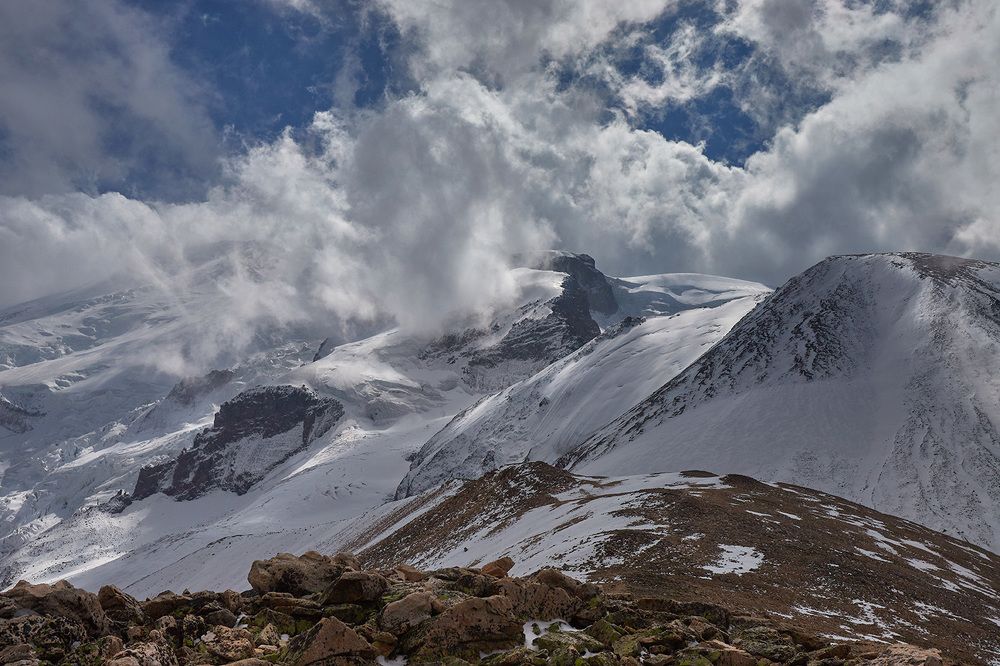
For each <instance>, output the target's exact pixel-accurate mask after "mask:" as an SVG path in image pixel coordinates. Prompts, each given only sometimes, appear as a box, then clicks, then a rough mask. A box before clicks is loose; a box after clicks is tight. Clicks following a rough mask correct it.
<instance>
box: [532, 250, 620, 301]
mask: <svg viewBox="0 0 1000 666" xmlns="http://www.w3.org/2000/svg"><path fill="white" fill-rule="evenodd" d="M540 268H544V269H546V270H550V271H558V272H560V273H567V274H568V275H569V276H570V277H572V278H573V279H574V280H576V282H577V284H579V285H580V286H581V287H583V289H584V290H585V291H586V292H587V298H588V299H589V301H590V308H591V309H592V310H593V311H594V312H600V313H601V314H605V315H611V314H614V313H616V312H618V302H617V301H616V300H615V294H614V291H613V290H612V288H611V285H610V284H609V283H608V279H607V278H606V277H605V275H604V273H602V272H601V271H599V270H597V266H596V265H595V263H594V258H593V257H591V256H590V255H587V254H569V253H567V252H553V253H551V254H549V255H547V256H546V257H545V258H544V259H543V260H542V264H541V266H540Z"/></svg>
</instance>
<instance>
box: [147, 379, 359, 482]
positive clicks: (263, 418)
mask: <svg viewBox="0 0 1000 666" xmlns="http://www.w3.org/2000/svg"><path fill="white" fill-rule="evenodd" d="M343 415H344V408H343V405H341V404H340V402H338V401H337V400H334V399H333V398H323V397H320V396H317V395H316V394H315V393H313V392H312V391H311V390H309V389H307V388H306V387H304V386H303V387H296V386H258V387H255V388H252V389H248V390H246V391H243V392H242V393H240V394H239V395H237V396H235V397H234V398H232V399H231V400H228V401H226V402H224V403H222V405H221V407H220V408H219V411H218V412H217V413H216V414H215V420H214V422H213V425H212V427H211V428H208V429H206V430H203V431H202V432H200V433H198V434H197V435H196V436H195V438H194V442H193V443H192V445H191V447H190V448H188V449H185V450H184V451H182V452H181V454H180V455H179V456H177V459H176V460H171V461H167V462H164V463H160V464H158V465H151V466H147V467H143V468H142V469H141V470H140V471H139V477H138V479H137V480H136V484H135V489H134V490H133V491H132V497H133V499H135V500H141V499H145V498H146V497H149V496H151V495H153V494H155V493H158V492H162V493H165V494H167V495H170V496H172V497H174V498H176V499H179V500H186V499H194V498H195V497H200V496H202V495H204V494H205V493H207V492H209V491H211V490H214V489H216V488H221V489H223V490H228V491H231V492H235V493H237V494H239V495H242V494H243V493H245V492H247V491H248V490H249V489H250V488H251V487H252V486H253V484H255V483H256V482H257V481H259V480H260V479H262V478H263V477H264V475H266V474H267V472H269V471H270V470H271V469H273V468H274V467H276V466H277V465H279V464H281V463H282V462H284V461H285V460H287V459H288V458H289V457H291V456H292V455H294V454H296V453H298V452H299V451H301V450H303V449H304V448H305V447H307V446H308V445H309V444H310V443H311V442H312V441H313V440H315V439H316V438H317V437H321V436H322V435H323V434H325V433H326V432H327V431H329V429H330V428H332V427H333V426H334V425H335V424H336V423H337V422H338V421H339V420H340V418H341V417H342V416H343ZM296 428H299V429H300V431H301V432H298V434H295V433H291V431H293V430H294V429H296ZM285 433H291V434H289V435H287V436H286V437H285V438H284V439H281V440H279V439H277V437H278V436H279V435H284V434H285Z"/></svg>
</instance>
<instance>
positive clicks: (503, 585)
mask: <svg viewBox="0 0 1000 666" xmlns="http://www.w3.org/2000/svg"><path fill="white" fill-rule="evenodd" d="M570 580H572V579H570ZM495 587H496V591H497V593H498V594H501V595H503V596H504V597H506V598H507V599H509V600H510V603H511V606H512V608H513V610H514V615H515V616H517V617H519V618H521V619H523V620H532V619H533V620H554V619H556V618H563V619H568V618H571V617H573V616H574V615H575V614H576V613H577V611H578V610H580V609H581V608H582V607H583V606H584V602H583V601H582V600H581V599H580V598H579V597H576V596H574V595H573V594H572V593H571V592H569V591H567V590H566V589H565V588H563V587H552V586H550V585H546V584H543V583H540V582H537V581H536V580H534V579H527V578H502V579H500V580H498V581H496V582H495Z"/></svg>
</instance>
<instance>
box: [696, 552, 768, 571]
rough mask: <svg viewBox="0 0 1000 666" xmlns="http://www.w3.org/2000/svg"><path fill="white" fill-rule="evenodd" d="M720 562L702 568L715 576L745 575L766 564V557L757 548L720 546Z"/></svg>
mask: <svg viewBox="0 0 1000 666" xmlns="http://www.w3.org/2000/svg"><path fill="white" fill-rule="evenodd" d="M719 550H720V551H722V552H721V553H720V554H719V559H718V561H716V562H714V563H712V564H706V565H705V566H703V567H702V568H703V569H705V570H706V571H709V572H711V573H713V574H736V575H737V576H742V575H743V574H745V573H747V572H749V571H753V570H754V569H756V568H758V567H759V566H760V565H762V564H763V563H764V556H763V555H762V554H761V552H760V551H759V550H757V549H756V548H752V547H750V546H730V545H727V544H719Z"/></svg>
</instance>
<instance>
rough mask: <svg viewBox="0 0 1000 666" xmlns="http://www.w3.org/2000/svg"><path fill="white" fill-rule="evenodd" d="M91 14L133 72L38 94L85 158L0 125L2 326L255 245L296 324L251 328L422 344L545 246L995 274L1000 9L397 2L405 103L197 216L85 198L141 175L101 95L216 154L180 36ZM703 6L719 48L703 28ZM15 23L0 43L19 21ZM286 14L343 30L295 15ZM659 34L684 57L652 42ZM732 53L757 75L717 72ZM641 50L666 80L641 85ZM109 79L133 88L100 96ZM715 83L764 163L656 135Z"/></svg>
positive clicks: (758, 271)
mask: <svg viewBox="0 0 1000 666" xmlns="http://www.w3.org/2000/svg"><path fill="white" fill-rule="evenodd" d="M270 2H272V3H273V4H277V3H279V0H270ZM17 4H18V3H13V5H8V6H5V7H8V9H7V10H6V11H8V12H10V11H11V10H10V9H9V7H11V6H14V7H17ZM94 5H95V7H100V8H101V9H102V12H103V13H100V12H95V16H94V17H92V18H91V19H89V20H91V21H102V22H103V23H101V24H100V27H99V28H94V30H95V31H97V32H98V33H99V34H118V33H115V32H114V30H115V29H116V26H119V25H120V21H122V20H123V19H122V16H125V17H126V18H128V20H129V21H130V23H129V24H128V25H129V26H130V27H129V30H130V31H134V34H133V33H131V32H130V33H129V39H128V40H123V41H122V42H121V46H120V48H119V49H118V50H119V51H121V53H122V54H127V55H125V56H122V57H121V58H118V59H112V60H113V62H111V63H108V62H105V61H104V59H99V60H97V61H95V60H94V57H87V58H83V59H82V60H80V59H77V60H76V61H75V62H74V63H73V64H72V66H70V65H68V64H67V63H64V62H61V61H58V59H57V61H56V62H55V63H54V64H52V66H53V67H55V68H57V69H59V70H60V71H61V72H63V74H62V75H61V76H57V77H55V78H54V79H53V81H56V82H62V81H64V80H65V79H74V80H77V81H78V85H75V86H70V88H69V90H68V92H66V91H62V88H60V87H59V86H54V85H51V86H50V85H49V84H44V85H43V84H42V83H40V82H39V81H38V80H32V81H31V82H30V84H24V85H23V86H22V87H20V88H19V92H21V93H23V95H21V96H22V97H23V98H24V99H26V100H29V101H31V100H36V99H38V97H37V96H42V97H44V96H45V95H47V94H50V92H51V91H52V90H55V91H62V92H59V94H60V95H62V96H63V97H64V98H66V99H69V100H71V101H74V100H75V101H76V102H79V103H77V104H76V105H75V106H74V105H68V106H67V107H66V108H65V109H63V110H62V112H64V113H65V114H67V119H66V120H65V121H60V122H58V123H56V124H58V125H60V126H64V125H66V124H69V125H74V126H75V127H77V130H76V131H75V132H74V134H75V136H76V137H77V141H76V142H70V143H65V142H63V141H62V140H61V139H58V137H57V136H56V135H50V136H49V139H51V141H42V142H41V143H39V144H37V150H35V149H33V148H32V146H31V144H30V142H28V138H30V137H33V136H35V135H39V136H43V135H45V132H44V131H42V130H41V129H39V128H37V127H34V126H33V125H32V123H33V122H43V121H44V118H35V119H32V122H27V121H25V120H24V119H23V118H22V116H19V115H17V114H16V113H14V112H13V111H11V102H10V101H7V102H0V121H2V122H3V123H4V124H3V128H4V132H3V137H4V138H5V140H6V143H5V149H6V151H7V153H8V154H11V155H13V156H15V158H16V160H15V161H13V162H9V163H7V166H8V167H10V169H11V171H12V173H13V172H14V171H17V172H22V173H23V175H24V177H23V178H22V179H21V180H20V181H19V180H18V179H17V178H13V179H12V180H9V181H8V183H7V184H6V185H5V186H4V187H5V189H4V190H3V191H2V192H3V194H4V195H5V196H3V198H2V199H0V285H2V286H0V305H10V304H12V303H15V302H18V301H22V300H25V299H28V298H32V297H37V296H41V295H44V294H47V293H52V292H54V291H57V290H60V289H64V288H67V286H69V285H74V284H79V283H81V282H86V281H95V280H99V279H101V278H103V277H107V276H108V275H109V274H111V273H112V272H122V271H124V272H129V273H133V274H140V275H145V276H150V275H152V276H156V279H157V281H159V282H161V283H162V284H165V285H170V284H171V280H170V275H172V274H175V273H176V271H177V270H178V269H179V267H183V266H184V264H185V262H186V261H187V260H186V259H185V258H186V257H188V256H190V254H191V251H192V248H197V247H201V246H205V245H207V244H212V243H218V242H220V241H240V242H247V241H253V242H256V243H261V244H262V246H264V247H268V248H271V249H272V252H273V253H274V255H275V257H276V259H275V262H276V263H275V266H276V268H275V270H274V272H273V273H272V274H271V286H270V287H269V288H270V289H273V290H275V293H280V294H281V298H280V299H277V300H280V302H281V303H282V305H281V307H280V308H279V307H276V306H274V304H273V303H274V301H275V300H276V299H274V298H256V299H255V298H252V297H250V296H249V294H252V293H254V289H253V288H247V289H232V293H233V294H234V298H233V306H232V307H233V311H234V313H236V314H235V315H234V317H235V318H236V320H238V321H240V322H241V323H242V324H243V325H245V326H248V327H252V326H254V325H256V323H258V322H260V321H263V320H267V321H272V322H274V321H276V322H279V323H280V322H294V321H301V320H311V321H329V322H330V325H331V326H334V325H335V324H336V322H344V321H349V320H361V321H364V320H372V319H375V318H378V317H384V316H391V317H393V318H395V319H396V320H397V321H398V322H399V323H400V324H401V325H403V326H406V327H411V328H416V329H428V328H430V327H432V326H434V325H435V323H436V322H439V321H441V320H442V318H446V317H448V316H453V315H456V314H459V313H467V312H474V311H477V310H482V309H484V308H488V307H489V305H490V304H494V303H498V302H503V301H505V300H508V299H510V298H512V297H513V296H514V293H513V292H514V285H512V284H510V283H509V281H508V278H507V277H506V268H507V267H508V265H509V263H510V258H511V257H512V256H514V255H518V254H527V253H530V252H532V251H536V250H539V249H543V248H547V247H565V248H568V249H573V250H578V251H586V252H588V253H590V254H593V255H595V256H596V257H597V259H598V261H599V263H600V265H601V266H602V267H603V268H605V269H606V270H607V271H609V272H612V273H617V274H639V273H649V272H662V271H701V272H713V273H719V274H725V275H733V276H738V277H745V278H750V279H757V280H762V281H765V282H768V283H771V284H778V283H780V282H782V281H783V280H784V279H786V278H787V277H789V276H790V275H792V274H794V273H796V272H798V271H800V270H802V269H804V268H805V267H807V266H808V265H809V264H810V263H812V262H815V261H817V260H819V259H821V258H823V257H824V256H826V255H829V254H834V253H843V252H866V251H876V250H896V249H920V250H929V251H938V252H949V253H956V254H967V255H977V256H981V257H984V258H998V257H1000V213H998V211H1000V205H998V204H1000V200H998V199H1000V194H998V192H1000V190H998V189H997V187H996V183H997V182H1000V167H998V164H1000V160H998V158H1000V116H998V115H997V114H996V109H997V108H1000V107H998V102H1000V99H998V97H1000V71H998V68H997V67H996V66H995V65H996V63H997V62H1000V13H998V10H997V9H996V8H995V6H994V3H993V2H991V1H989V0H956V1H955V2H950V3H940V4H938V5H935V6H933V7H931V8H924V9H922V10H921V11H919V12H916V11H914V10H913V9H912V7H911V3H907V2H903V1H902V0H900V1H898V2H889V3H872V4H864V3H857V2H846V1H845V0H795V1H794V2H786V1H782V2H775V1H774V0H742V1H739V2H734V1H723V0H719V1H718V2H716V1H715V0H706V1H705V2H701V3H692V2H686V3H685V2H675V1H671V0H642V1H640V2H629V3H611V2H599V1H598V0H588V1H587V2H579V1H574V2H570V1H569V0H546V1H544V2H538V1H536V0H502V1H498V0H453V1H446V0H435V1H434V2H414V1H411V0H405V1H403V0H398V1H397V0H380V1H379V2H377V3H374V4H371V5H370V6H369V7H368V9H367V11H371V12H380V13H381V14H383V15H384V16H385V17H387V18H388V19H389V20H391V21H392V22H394V23H395V25H396V26H397V27H398V29H399V32H400V35H401V36H402V44H403V47H402V48H403V49H404V52H403V53H402V54H401V58H402V62H403V63H405V70H406V71H405V72H399V75H400V76H403V77H406V79H407V81H408V83H409V85H408V86H406V90H408V92H406V93H401V94H399V95H396V96H392V97H389V98H387V99H384V100H383V101H382V102H381V103H379V104H378V105H376V106H373V107H370V108H363V109H358V108H353V107H342V108H333V109H330V110H328V111H324V112H321V113H318V114H316V116H315V117H314V119H313V121H312V123H311V125H310V126H308V127H306V128H297V129H295V130H294V131H293V130H289V131H286V132H285V133H284V134H283V135H282V136H281V137H279V138H278V139H277V140H275V141H272V142H264V143H260V144H257V145H252V146H250V147H248V148H247V150H246V151H245V152H243V153H241V154H238V155H231V156H230V157H228V158H227V159H226V160H225V161H224V162H223V166H222V172H221V175H220V176H219V177H218V178H217V179H214V185H213V186H212V187H211V188H210V189H209V190H208V192H207V194H206V195H205V196H204V197H203V198H200V199H198V200H196V201H193V202H192V201H172V202H171V201H170V200H169V199H161V200H152V199H144V198H142V197H136V196H129V195H128V194H127V193H126V194H116V193H105V194H93V193H90V192H88V190H87V189H86V188H85V187H81V186H80V185H79V182H80V177H79V174H80V173H86V172H87V171H88V169H89V170H91V171H92V170H94V169H97V170H98V171H101V170H104V169H107V168H108V167H107V166H106V163H114V164H116V165H117V164H120V163H121V162H122V158H120V157H115V158H114V159H112V158H111V157H109V154H108V153H107V152H106V151H102V150H101V149H100V145H101V137H102V136H104V134H105V133H106V131H107V130H108V128H107V127H102V126H101V122H102V116H101V114H100V113H98V112H96V111H94V110H93V109H92V108H89V107H88V106H87V104H84V103H83V102H80V101H79V100H89V99H92V97H93V96H97V97H99V98H100V99H102V100H105V101H108V100H110V103H113V104H114V105H115V106H117V107H121V108H123V109H125V111H127V114H126V115H127V116H128V117H129V118H139V119H142V120H143V121H144V122H146V123H147V124H151V125H152V126H154V127H162V130H158V131H161V132H162V133H163V134H164V136H168V137H175V138H174V139H170V138H164V137H162V136H159V135H157V134H156V133H154V134H153V135H152V136H153V137H156V138H155V142H156V145H157V146H161V145H162V146H165V145H171V146H174V147H175V148H176V150H177V151H178V153H177V154H178V155H183V158H177V159H176V160H175V161H178V160H179V161H180V162H184V161H191V162H192V163H196V164H201V163H203V162H199V160H203V159H204V154H205V153H204V151H202V150H201V148H202V147H204V146H211V145H212V141H211V140H201V139H199V137H203V136H204V134H203V132H204V118H203V114H202V113H201V111H200V110H199V109H200V107H199V105H198V104H193V105H186V104H184V103H183V100H185V99H188V98H190V97H191V96H192V95H196V92H195V91H196V90H197V86H196V85H195V84H191V83H189V82H188V83H186V82H185V80H184V77H183V76H182V75H181V74H179V73H177V72H176V71H174V70H173V69H171V65H170V62H169V58H168V57H167V54H166V51H165V50H164V49H162V48H161V47H158V46H156V45H157V44H162V43H163V41H162V37H159V36H157V35H153V36H152V37H149V34H150V30H151V28H150V26H148V25H145V24H144V22H143V20H142V17H141V15H140V14H138V13H133V10H126V9H125V8H124V7H122V6H120V5H117V4H115V3H111V2H96V0H95V3H94ZM693 5H699V6H700V11H702V14H703V15H704V16H709V17H710V18H711V24H712V28H711V29H705V28H704V23H700V24H696V23H695V22H694V21H692V20H689V19H687V18H685V17H687V16H688V14H689V13H690V9H691V6H693ZM47 6H52V7H60V6H62V7H63V8H64V9H65V8H66V7H69V6H70V5H68V4H63V5H60V3H55V2H54V3H50V4H47ZM108 8H111V9H110V10H109V9H108ZM20 9H21V11H17V10H16V9H15V10H14V13H15V14H16V16H10V17H8V19H11V20H7V21H0V24H2V25H8V26H10V25H15V26H16V25H18V24H19V23H23V22H24V14H25V13H26V12H24V11H23V6H22V7H21V8H20ZM112 10H113V11H112ZM53 11H55V10H53ZM284 11H302V12H312V13H315V14H317V15H318V16H323V15H324V12H331V11H336V7H331V6H330V5H327V4H326V3H322V2H318V1H316V0H314V1H311V2H307V1H305V0H295V1H294V2H292V1H291V0H289V2H288V3H286V6H285V7H284ZM108 12H110V13H108ZM685 12H688V13H685ZM15 19H16V20H15ZM46 21H47V23H46ZM665 21H666V22H672V23H670V25H672V26H673V29H672V30H671V31H670V32H669V33H667V34H663V32H662V30H661V31H659V32H658V31H657V29H656V27H655V26H656V25H658V24H662V23H663V22H665ZM57 24H58V21H57V17H56V18H50V19H46V20H44V21H43V20H41V19H39V22H38V27H37V29H35V30H34V31H33V32H31V33H30V34H32V35H36V37H35V41H34V42H31V43H26V42H24V41H23V40H22V42H20V44H21V46H22V48H24V49H27V51H28V52H31V51H32V50H33V49H38V48H41V46H39V44H41V45H43V46H44V45H45V44H48V43H51V41H52V40H53V39H54V38H53V36H52V35H51V34H50V33H51V31H52V29H53V26H54V25H57ZM46 26H48V27H47V28H46ZM10 29H11V30H14V29H15V28H10ZM101 31H103V32H101ZM0 43H3V40H0ZM138 43H142V44H152V45H154V48H153V49H152V55H150V54H149V53H147V51H148V49H146V50H143V49H141V48H140V47H139V46H137V45H136V44H138ZM724 43H725V44H733V43H736V44H737V45H740V48H741V49H743V50H744V51H746V52H747V53H748V54H749V55H747V56H745V57H742V58H739V59H736V60H732V59H727V58H721V57H717V58H715V59H714V60H706V59H705V58H704V57H703V54H705V53H709V52H712V51H713V49H714V50H715V52H719V51H720V50H721V48H722V47H721V46H720V44H724ZM12 48H13V47H12ZM57 51H58V49H57ZM625 51H627V52H628V53H630V54H631V53H638V54H639V56H638V57H639V58H641V59H642V60H643V62H644V63H645V64H644V66H643V67H644V69H639V70H636V69H628V68H626V67H623V66H621V65H620V63H621V62H623V59H622V57H621V53H622V52H625ZM139 53H145V54H146V55H143V56H142V62H146V63H148V66H149V67H151V68H152V69H151V70H150V71H155V72H160V73H165V74H164V75H165V78H158V80H165V81H167V82H168V83H169V85H166V86H158V87H159V88H160V90H158V91H157V93H158V95H159V97H158V98H156V99H158V100H159V102H157V103H156V104H152V105H150V104H140V103H139V102H138V101H137V100H138V99H140V98H142V97H143V94H144V92H143V91H144V88H142V87H137V86H139V83H136V81H137V80H140V81H141V78H142V77H137V76H136V73H135V72H136V70H135V67H136V65H135V63H134V62H132V61H134V60H136V59H137V58H138V57H139V56H138V55H137V54H139ZM22 60H23V59H22ZM730 60H732V61H730ZM18 62H19V61H18V58H17V57H16V55H15V54H13V53H12V52H10V51H9V50H7V49H4V50H3V51H0V76H5V77H7V78H6V79H5V80H10V81H15V83H16V82H17V81H18V79H17V78H16V76H18V75H20V74H18V72H22V71H27V70H25V69H24V68H25V65H24V64H23V63H21V64H18ZM34 66H35V65H32V67H34ZM19 68H20V69H19ZM109 69H110V70H111V71H112V72H116V71H117V72H118V79H117V80H120V81H124V82H126V83H122V84H120V85H109V84H107V83H102V84H97V83H95V81H94V78H95V77H97V76H98V75H99V74H100V75H103V74H104V73H106V72H107V71H108V70H109ZM76 70H80V72H77V71H76ZM10 72H14V74H10ZM567 72H575V73H576V74H577V75H578V76H575V77H574V76H567V74H566V73H567ZM644 72H647V73H648V72H653V73H654V74H653V75H646V74H644ZM29 73H30V72H29ZM775 73H777V74H780V76H779V75H776V74H775ZM23 76H24V77H27V78H29V79H30V78H32V77H31V76H29V75H28V74H23ZM157 76H158V77H159V76H160V75H159V74H158V75H157ZM12 77H13V78H12ZM114 80H116V79H114V78H112V81H114ZM60 85H61V84H60ZM720 88H726V89H727V90H730V91H732V95H733V96H734V99H735V100H736V103H737V104H738V105H740V107H741V108H742V109H743V110H744V111H745V112H746V113H747V114H748V115H749V116H751V117H754V118H756V119H757V120H758V122H759V123H760V125H761V127H769V128H771V129H772V130H773V131H770V134H769V138H768V140H767V142H766V144H765V145H764V147H763V149H761V150H760V151H758V152H756V153H755V154H753V155H750V156H749V157H748V158H747V159H746V161H745V163H743V164H728V163H724V162H720V161H715V160H713V159H710V158H709V157H708V156H707V155H706V153H705V147H704V145H703V144H699V143H690V142H687V141H681V140H670V139H668V138H666V137H665V136H664V134H663V133H660V132H657V131H654V130H653V129H650V128H647V127H644V126H643V123H642V122H641V118H642V117H643V114H644V113H645V112H646V111H648V110H650V109H653V110H655V109H656V108H658V107H661V106H663V105H667V104H671V103H683V102H685V101H688V100H692V99H698V98H700V97H703V96H705V95H708V94H711V93H712V91H716V90H718V89H720ZM84 89H86V92H84ZM799 91H809V95H811V97H809V98H810V99H815V100H819V101H817V102H815V103H813V104H812V105H801V104H793V103H792V102H793V101H794V100H797V99H800V97H802V98H805V97H808V96H799V95H798V92H799ZM36 93H37V96H36ZM53 94H54V93H53ZM5 99H7V96H6V95H5ZM147 107H155V108H156V109H157V112H156V113H155V114H154V113H152V112H151V111H148V109H147ZM69 116H72V119H73V122H69ZM80 128H82V129H80ZM10 137H14V138H13V139H11V138H10ZM149 140H150V141H153V140H154V139H149ZM209 152H210V151H209ZM31 160H37V161H38V164H34V165H31V164H30V162H31ZM109 160H110V162H109ZM125 162H126V163H127V160H126V161H125ZM16 165H24V166H16ZM109 173H115V172H114V170H113V169H112V170H111V171H110V172H109ZM39 174H41V175H39ZM46 174H47V175H46ZM71 189H76V190H77V191H67V190H71ZM230 288H232V285H230ZM237 296H238V298H237Z"/></svg>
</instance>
